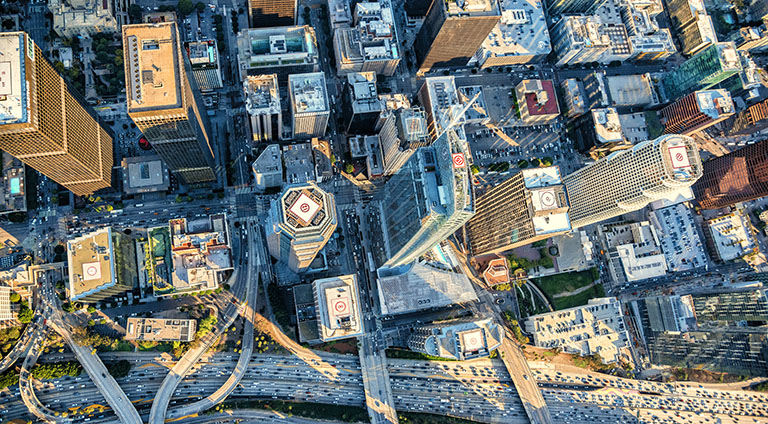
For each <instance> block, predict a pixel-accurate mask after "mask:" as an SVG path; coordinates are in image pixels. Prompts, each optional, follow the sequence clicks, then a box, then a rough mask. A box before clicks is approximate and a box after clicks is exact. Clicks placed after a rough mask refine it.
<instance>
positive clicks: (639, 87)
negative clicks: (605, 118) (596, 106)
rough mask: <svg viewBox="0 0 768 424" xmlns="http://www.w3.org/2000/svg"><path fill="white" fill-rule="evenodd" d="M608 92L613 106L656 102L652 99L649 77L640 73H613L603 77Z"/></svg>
mask: <svg viewBox="0 0 768 424" xmlns="http://www.w3.org/2000/svg"><path fill="white" fill-rule="evenodd" d="M605 80H606V83H607V85H608V92H609V93H610V96H611V100H612V102H613V104H614V105H615V106H642V105H651V104H654V103H657V102H656V100H655V99H654V94H653V86H652V83H651V77H650V75H648V74H642V75H615V76H610V77H605Z"/></svg>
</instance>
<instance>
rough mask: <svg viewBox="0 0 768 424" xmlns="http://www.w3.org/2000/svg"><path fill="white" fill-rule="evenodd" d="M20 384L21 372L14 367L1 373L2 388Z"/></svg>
mask: <svg viewBox="0 0 768 424" xmlns="http://www.w3.org/2000/svg"><path fill="white" fill-rule="evenodd" d="M16 384H19V373H18V372H16V370H14V369H9V370H6V371H5V372H4V373H2V374H0V389H4V388H6V387H10V386H13V385H16Z"/></svg>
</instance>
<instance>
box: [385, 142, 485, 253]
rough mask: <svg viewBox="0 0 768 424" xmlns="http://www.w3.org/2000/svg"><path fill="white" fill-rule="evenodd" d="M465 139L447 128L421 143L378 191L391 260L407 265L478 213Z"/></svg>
mask: <svg viewBox="0 0 768 424" xmlns="http://www.w3.org/2000/svg"><path fill="white" fill-rule="evenodd" d="M469 157H470V156H469V151H468V149H467V142H466V141H465V140H462V139H461V138H459V137H458V136H456V134H455V132H454V131H453V130H448V131H445V132H444V133H443V134H442V135H441V136H440V137H438V139H437V140H436V141H435V142H434V143H433V144H432V145H431V146H427V147H421V148H419V149H418V150H417V151H416V153H414V154H413V155H412V156H411V157H410V158H409V159H408V161H407V162H406V163H405V164H403V166H402V167H401V168H400V170H399V171H397V173H395V174H394V175H393V176H392V178H390V180H389V181H387V183H386V184H385V185H384V188H383V190H382V191H381V192H380V194H379V199H380V200H381V208H382V216H383V217H384V219H383V221H384V222H383V224H384V225H383V229H384V231H385V232H386V239H387V244H386V245H387V252H388V254H387V255H388V257H389V260H388V261H387V262H386V263H385V264H384V266H388V267H396V266H400V265H405V264H408V263H410V262H412V261H414V260H415V259H416V258H418V257H419V256H421V255H423V254H424V253H426V252H427V251H428V250H430V249H432V248H433V247H434V246H435V245H437V244H438V243H440V242H441V241H443V240H445V239H446V238H448V236H450V235H451V234H453V233H454V232H456V231H457V230H458V229H459V228H461V227H462V226H463V225H464V224H465V223H466V222H467V221H468V220H469V219H470V218H471V217H472V215H474V213H475V205H474V198H473V194H472V181H471V176H470V173H469V164H468V163H467V158H469Z"/></svg>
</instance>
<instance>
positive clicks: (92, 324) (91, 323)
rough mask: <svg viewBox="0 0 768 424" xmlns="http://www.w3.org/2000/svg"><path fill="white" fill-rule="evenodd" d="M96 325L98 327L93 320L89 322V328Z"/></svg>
mask: <svg viewBox="0 0 768 424" xmlns="http://www.w3.org/2000/svg"><path fill="white" fill-rule="evenodd" d="M94 325H96V321H94V320H92V319H89V320H88V326H89V327H93V326H94Z"/></svg>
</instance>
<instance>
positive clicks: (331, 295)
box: [312, 274, 363, 341]
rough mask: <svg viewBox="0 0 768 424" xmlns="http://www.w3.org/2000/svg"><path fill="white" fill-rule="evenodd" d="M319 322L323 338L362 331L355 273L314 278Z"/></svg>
mask: <svg viewBox="0 0 768 424" xmlns="http://www.w3.org/2000/svg"><path fill="white" fill-rule="evenodd" d="M312 286H313V291H314V293H315V307H316V311H317V316H318V318H319V319H318V320H317V325H318V328H319V330H320V338H321V339H322V340H323V341H329V340H339V339H346V338H348V337H356V336H360V335H362V334H363V324H362V316H363V314H362V311H361V309H360V301H359V299H358V292H359V291H358V287H357V277H356V276H355V274H350V275H342V276H339V277H331V278H324V279H322V280H315V281H314V282H313V283H312Z"/></svg>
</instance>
